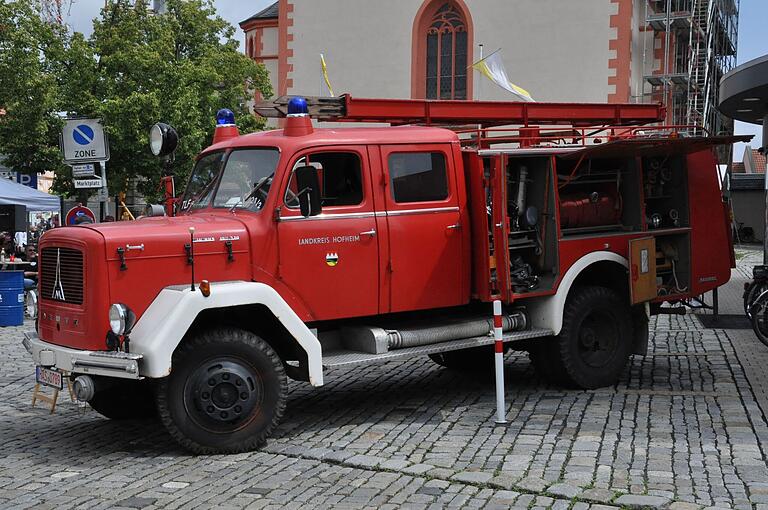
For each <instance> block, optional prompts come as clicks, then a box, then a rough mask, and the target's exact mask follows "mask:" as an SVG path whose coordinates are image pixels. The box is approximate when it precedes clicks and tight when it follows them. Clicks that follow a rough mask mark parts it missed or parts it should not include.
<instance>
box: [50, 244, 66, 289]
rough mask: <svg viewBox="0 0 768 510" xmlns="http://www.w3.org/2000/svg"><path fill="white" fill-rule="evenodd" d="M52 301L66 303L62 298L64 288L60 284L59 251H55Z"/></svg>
mask: <svg viewBox="0 0 768 510" xmlns="http://www.w3.org/2000/svg"><path fill="white" fill-rule="evenodd" d="M51 298H52V299H59V300H61V301H66V299H65V298H64V286H63V285H62V284H61V250H60V249H59V250H56V279H55V280H54V281H53V294H52V295H51Z"/></svg>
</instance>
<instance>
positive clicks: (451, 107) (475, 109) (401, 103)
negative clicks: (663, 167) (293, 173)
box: [254, 94, 666, 127]
mask: <svg viewBox="0 0 768 510" xmlns="http://www.w3.org/2000/svg"><path fill="white" fill-rule="evenodd" d="M292 97H296V96H282V97H279V98H277V99H275V100H272V101H264V102H261V103H258V104H256V106H255V108H254V110H255V112H256V113H257V114H258V115H260V116H262V117H270V118H283V117H286V116H287V114H288V101H290V99H291V98H292ZM305 99H306V100H307V105H308V107H309V115H310V117H312V118H314V119H317V120H320V121H328V122H375V123H382V122H383V123H389V124H392V125H403V124H423V125H428V126H457V125H472V124H473V125H478V124H479V125H481V126H483V127H493V126H505V125H519V126H537V125H569V126H579V127H589V126H633V125H643V124H650V123H654V122H662V121H663V120H664V119H665V118H666V109H665V107H664V106H662V105H661V104H630V103H616V104H609V103H536V102H519V101H453V100H450V101H449V100H439V101H438V100H428V99H370V98H353V97H352V96H350V95H349V94H344V95H342V96H339V97H305Z"/></svg>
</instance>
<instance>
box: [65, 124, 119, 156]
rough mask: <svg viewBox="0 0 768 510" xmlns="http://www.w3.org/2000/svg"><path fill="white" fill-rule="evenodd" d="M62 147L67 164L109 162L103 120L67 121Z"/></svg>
mask: <svg viewBox="0 0 768 510" xmlns="http://www.w3.org/2000/svg"><path fill="white" fill-rule="evenodd" d="M60 145H61V152H62V154H63V155H64V162H65V163H70V164H73V163H89V162H94V161H107V160H109V144H108V143H107V135H106V133H104V127H103V126H102V125H101V119H67V120H66V121H65V122H64V129H63V130H62V132H61V139H60Z"/></svg>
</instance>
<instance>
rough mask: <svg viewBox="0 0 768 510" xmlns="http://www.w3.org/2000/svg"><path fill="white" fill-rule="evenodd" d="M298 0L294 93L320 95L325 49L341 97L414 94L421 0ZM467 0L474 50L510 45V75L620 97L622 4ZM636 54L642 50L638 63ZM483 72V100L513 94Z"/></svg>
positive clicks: (561, 94) (562, 92)
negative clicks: (616, 18)
mask: <svg viewBox="0 0 768 510" xmlns="http://www.w3.org/2000/svg"><path fill="white" fill-rule="evenodd" d="M291 3H292V4H293V12H292V13H291V16H292V18H293V25H292V26H291V27H290V28H289V30H290V32H289V33H290V34H292V35H293V40H292V41H289V42H288V45H289V47H290V48H292V49H293V57H291V58H290V60H289V63H290V64H292V71H291V73H290V76H289V77H290V78H291V79H292V80H293V83H292V85H293V86H292V87H291V89H290V90H289V93H293V94H306V95H317V94H319V93H320V92H321V90H322V89H321V79H322V78H321V72H320V59H319V54H320V53H321V52H322V53H324V54H325V57H326V62H327V64H328V70H329V75H330V78H331V83H332V85H333V87H334V92H335V93H336V94H340V93H343V92H349V93H351V94H353V95H356V96H367V97H411V60H412V43H413V26H414V19H415V17H416V14H417V12H418V11H419V8H420V7H421V5H422V2H421V1H416V0H388V1H387V2H380V1H374V0H356V1H354V2H350V1H349V0H322V1H320V0H291ZM465 4H466V6H467V7H468V9H469V11H470V13H471V16H472V23H473V27H474V30H473V33H474V41H473V43H474V53H475V56H476V57H477V55H478V52H479V51H478V46H477V45H478V44H479V43H483V44H484V47H485V54H486V55H487V54H488V53H489V52H491V51H493V50H495V49H497V48H502V57H503V60H504V63H505V66H506V68H507V72H508V74H509V78H510V79H511V81H512V82H514V83H516V84H517V85H519V86H521V87H523V88H526V89H527V90H528V91H529V92H531V94H532V95H533V97H534V98H535V99H537V100H540V101H598V102H604V101H607V100H608V96H609V95H610V94H613V93H615V88H616V87H615V86H614V85H609V79H608V78H609V76H611V75H613V74H614V70H612V69H609V67H608V62H609V60H610V59H612V58H615V57H616V51H615V50H611V49H609V41H610V40H612V39H615V38H616V37H617V29H616V28H614V27H612V26H611V23H612V20H611V16H612V15H616V14H617V12H618V5H617V3H615V0H614V1H612V0H579V1H573V0H516V1H510V0H465ZM634 23H637V22H636V21H635V20H633V24H634ZM633 39H634V38H633ZM633 42H634V41H633ZM635 44H636V43H635ZM633 46H634V44H633ZM636 58H639V57H637V56H635V55H633V59H632V60H633V61H634V60H635V59H636ZM624 65H629V62H626V63H624ZM633 67H634V66H633ZM633 71H634V69H633ZM635 72H636V71H635ZM474 74H475V76H474V98H475V99H491V100H509V99H511V97H510V94H509V93H508V92H506V91H504V90H503V89H501V88H499V87H497V86H496V85H494V84H493V83H491V82H489V81H488V80H487V79H485V78H484V77H481V76H480V75H479V74H478V73H474ZM633 77H636V75H634V76H633Z"/></svg>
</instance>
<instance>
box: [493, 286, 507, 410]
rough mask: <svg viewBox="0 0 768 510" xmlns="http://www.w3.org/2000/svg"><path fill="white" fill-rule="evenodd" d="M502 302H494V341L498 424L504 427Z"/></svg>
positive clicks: (505, 406)
mask: <svg viewBox="0 0 768 510" xmlns="http://www.w3.org/2000/svg"><path fill="white" fill-rule="evenodd" d="M501 333H502V322H501V301H499V300H498V299H497V300H496V301H494V302H493V339H494V340H495V341H494V347H495V348H494V350H495V351H496V352H495V353H494V355H493V356H494V366H495V369H496V423H497V424H499V425H504V424H505V423H507V417H506V414H507V413H506V409H507V405H506V403H505V402H504V343H503V342H502V338H501Z"/></svg>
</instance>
